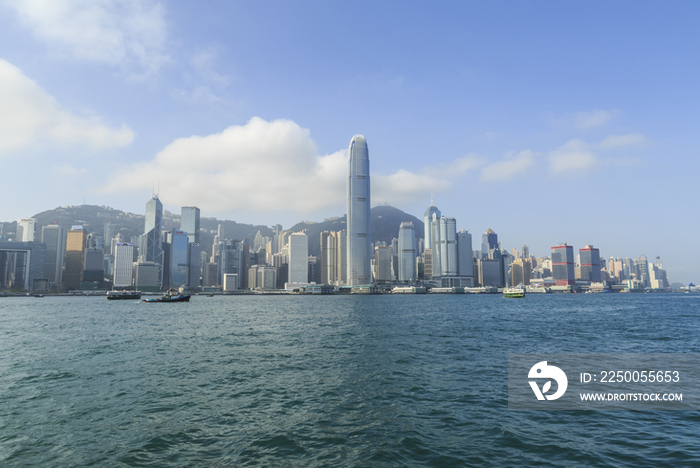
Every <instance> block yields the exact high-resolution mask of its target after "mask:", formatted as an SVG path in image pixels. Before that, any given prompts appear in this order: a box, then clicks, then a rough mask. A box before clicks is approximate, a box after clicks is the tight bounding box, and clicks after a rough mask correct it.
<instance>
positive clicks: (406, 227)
mask: <svg viewBox="0 0 700 468" xmlns="http://www.w3.org/2000/svg"><path fill="white" fill-rule="evenodd" d="M398 257H399V262H398V263H399V271H398V275H397V276H398V280H399V281H403V282H413V281H415V280H416V232H415V229H414V228H413V223H411V222H404V223H401V226H400V227H399V243H398Z"/></svg>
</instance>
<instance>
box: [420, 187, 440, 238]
mask: <svg viewBox="0 0 700 468" xmlns="http://www.w3.org/2000/svg"><path fill="white" fill-rule="evenodd" d="M441 216H442V215H441V214H440V210H438V208H437V206H435V205H434V204H433V198H432V197H430V206H429V207H428V209H427V210H425V215H424V216H423V233H424V238H423V245H424V246H425V249H432V248H433V244H432V236H431V234H432V231H431V229H430V223H432V222H433V220H434V219H440V217H441Z"/></svg>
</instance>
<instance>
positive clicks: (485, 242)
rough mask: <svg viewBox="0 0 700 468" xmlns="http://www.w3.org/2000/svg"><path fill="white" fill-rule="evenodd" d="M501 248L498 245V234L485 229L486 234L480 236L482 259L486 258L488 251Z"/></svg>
mask: <svg viewBox="0 0 700 468" xmlns="http://www.w3.org/2000/svg"><path fill="white" fill-rule="evenodd" d="M500 248H501V246H500V244H499V243H498V234H496V233H495V232H493V230H492V229H490V228H489V229H487V230H486V232H485V233H484V234H483V235H482V236H481V256H482V257H483V258H486V257H488V255H489V251H491V250H497V249H500Z"/></svg>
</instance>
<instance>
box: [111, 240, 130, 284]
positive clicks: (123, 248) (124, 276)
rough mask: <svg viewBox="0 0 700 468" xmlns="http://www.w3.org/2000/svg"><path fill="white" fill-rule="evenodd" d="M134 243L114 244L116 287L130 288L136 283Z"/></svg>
mask: <svg viewBox="0 0 700 468" xmlns="http://www.w3.org/2000/svg"><path fill="white" fill-rule="evenodd" d="M133 277H134V244H127V243H123V242H120V243H117V244H116V245H115V246H114V279H113V281H112V284H113V288H114V289H123V288H129V287H131V286H132V285H133V283H134V278H133Z"/></svg>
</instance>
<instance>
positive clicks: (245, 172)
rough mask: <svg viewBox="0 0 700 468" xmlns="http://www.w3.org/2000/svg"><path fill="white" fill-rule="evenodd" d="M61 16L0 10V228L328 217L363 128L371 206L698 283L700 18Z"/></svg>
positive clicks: (304, 9)
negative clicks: (70, 213) (116, 211)
mask: <svg viewBox="0 0 700 468" xmlns="http://www.w3.org/2000/svg"><path fill="white" fill-rule="evenodd" d="M52 5H53V8H52V9H50V10H49V9H46V8H44V7H43V6H42V5H41V4H40V2H39V3H27V2H23V3H17V4H14V5H13V4H9V3H6V4H3V6H1V7H0V8H1V9H2V12H3V13H4V15H0V24H1V25H2V26H3V27H2V28H0V37H1V38H2V39H4V40H2V41H0V76H1V77H2V80H0V83H1V84H0V95H1V96H3V102H5V103H6V105H5V106H3V109H1V110H0V121H2V122H3V123H4V125H3V127H2V130H1V131H2V132H3V133H2V135H1V136H2V138H1V139H2V141H3V143H2V145H0V158H1V159H2V164H3V166H2V167H3V170H4V173H5V175H6V177H5V182H6V184H7V190H8V192H9V193H12V194H13V198H12V203H11V204H9V206H5V207H4V209H3V212H2V213H0V218H1V219H2V221H13V220H17V219H21V218H24V217H26V216H31V215H32V213H38V212H40V211H42V210H43V209H46V207H47V205H48V203H47V201H48V200H57V201H58V203H60V204H61V205H68V204H80V203H82V202H83V201H84V200H85V201H86V202H87V203H90V204H95V205H103V204H104V205H110V206H120V207H121V208H122V209H125V210H127V211H130V212H134V213H140V212H141V209H142V204H143V200H144V199H145V198H147V197H148V196H150V195H151V193H152V192H153V189H154V187H159V189H158V193H159V194H160V195H161V198H162V199H163V200H165V201H166V203H168V205H167V206H165V209H168V210H169V211H173V212H175V211H176V210H178V209H180V207H182V206H190V205H196V206H198V207H200V208H201V209H202V211H203V212H205V213H208V214H209V215H210V216H211V215H213V216H216V217H218V218H222V219H223V218H227V219H236V220H237V221H239V222H245V223H252V224H268V225H269V224H270V223H271V222H281V223H282V224H285V225H291V224H293V223H295V222H297V221H298V220H299V219H307V220H319V221H320V220H322V219H324V218H327V217H331V216H338V215H340V214H342V212H343V211H342V210H343V205H344V204H345V194H344V193H343V190H342V189H341V190H338V186H342V185H344V183H343V177H344V167H343V166H344V164H345V161H346V158H347V150H346V149H345V147H346V143H347V135H352V134H354V133H362V134H364V135H365V136H366V137H367V138H368V140H370V141H371V142H372V148H373V164H372V174H371V178H372V199H373V202H374V203H375V204H382V203H388V204H390V205H392V206H396V207H398V208H400V209H402V210H404V211H406V212H409V213H413V214H420V213H423V212H424V210H425V207H426V205H428V203H427V201H428V200H429V199H430V195H431V193H432V194H434V197H435V203H436V204H437V205H438V206H440V208H441V210H443V212H444V213H449V216H451V217H454V218H456V219H457V220H458V223H459V225H458V228H465V229H467V230H469V231H470V232H471V233H473V234H474V235H477V234H478V233H481V232H483V231H485V230H486V229H488V228H492V229H494V230H495V231H496V232H498V233H499V235H500V239H501V242H502V244H503V245H505V246H509V247H512V246H515V247H519V246H520V245H522V244H527V245H529V246H530V247H531V248H532V249H533V251H536V252H538V253H540V254H543V253H544V252H547V251H548V249H549V248H550V247H551V246H552V245H555V244H557V243H560V242H567V243H569V245H574V246H575V248H579V247H583V246H585V245H589V244H592V245H595V246H596V248H599V249H600V252H601V254H602V255H603V256H605V257H606V258H607V257H608V254H609V253H612V254H614V255H616V256H621V257H631V258H637V257H639V256H640V255H641V254H647V255H649V256H650V258H652V257H655V256H657V255H658V256H660V257H661V258H662V259H663V260H664V265H665V266H666V268H667V269H668V270H669V271H670V272H671V276H672V280H674V281H681V282H684V283H687V282H691V281H696V280H697V278H698V277H700V254H698V253H697V250H698V249H697V248H696V247H697V246H696V245H695V244H694V243H693V239H694V238H695V237H694V234H695V233H696V232H697V231H698V228H699V226H698V221H697V220H695V219H694V217H692V216H687V210H688V205H689V204H690V203H692V199H693V197H692V195H693V192H692V188H693V187H694V183H695V176H694V174H695V173H696V172H697V170H696V168H697V164H698V162H697V157H696V156H695V154H696V152H697V149H698V148H699V147H700V141H699V140H698V137H697V136H696V132H695V130H694V129H695V127H696V126H697V125H696V124H695V122H696V117H695V116H694V113H693V109H694V108H695V107H696V106H695V104H696V101H697V99H698V97H700V95H699V94H698V93H697V90H696V87H695V85H694V80H693V79H692V77H694V76H695V68H696V67H697V64H696V61H695V60H694V49H693V44H694V37H695V33H694V31H695V27H694V24H693V22H692V18H695V17H696V16H697V13H698V12H700V6H698V5H696V4H693V3H686V4H674V5H673V6H671V7H666V8H662V7H661V6H660V5H658V4H654V3H646V2H635V3H631V2H617V3H615V4H614V5H603V4H585V5H584V4H557V3H551V4H547V5H546V6H542V7H541V8H540V9H539V10H538V9H533V8H529V7H528V6H527V5H520V4H505V3H497V2H496V3H490V4H487V5H479V4H464V5H461V4H454V5H447V6H444V7H443V8H441V9H440V8H437V9H435V8H434V9H432V10H430V9H427V8H425V7H424V6H421V5H420V4H417V3H402V4H401V7H400V8H399V10H397V9H396V8H395V7H394V6H392V5H389V4H382V5H374V4H372V3H364V4H361V5H359V6H355V5H353V6H352V7H351V6H349V5H326V6H323V7H321V6H319V5H318V4H316V3H310V2H300V3H298V4H295V5H293V6H292V5H287V4H285V3H284V2H280V3H274V6H273V7H263V6H261V5H254V4H253V5H248V4H245V3H235V2H233V3H231V2H212V3H209V4H208V5H207V7H205V8H199V7H198V6H196V5H186V4H166V3H161V2H157V1H144V2H131V3H129V4H114V5H112V6H105V5H94V6H93V7H92V8H91V9H88V8H87V7H86V6H85V4H80V3H77V2H68V1H56V2H53V3H52ZM358 7H359V8H361V9H362V10H363V11H364V12H365V13H366V14H365V15H364V17H365V19H364V21H363V22H362V24H360V25H357V26H353V27H357V28H358V34H356V35H353V36H352V37H347V36H344V35H342V34H338V31H339V30H343V28H347V27H349V25H350V23H349V21H352V20H351V18H354V17H355V16H354V14H353V12H354V11H355V9H356V8H358ZM397 11H400V13H401V14H400V15H398V16H397V14H396V12H397ZM137 18H138V19H140V21H139V22H136V21H133V20H134V19H137ZM572 18H576V21H575V22H574V21H572ZM618 18H625V20H624V21H620V20H619V19H618ZM353 24H354V23H353ZM88 25H89V26H90V28H88V27H87V26H88ZM87 30H90V31H92V34H93V35H92V36H88V35H87V34H85V33H84V32H85V31H87ZM669 31H672V33H669ZM681 168H682V169H681ZM30 188H31V189H30ZM671 231H672V232H673V236H674V237H676V238H679V239H682V240H683V241H684V242H682V243H678V242H674V243H669V242H664V239H666V238H668V236H669V235H670V232H671ZM476 247H478V246H476Z"/></svg>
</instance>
